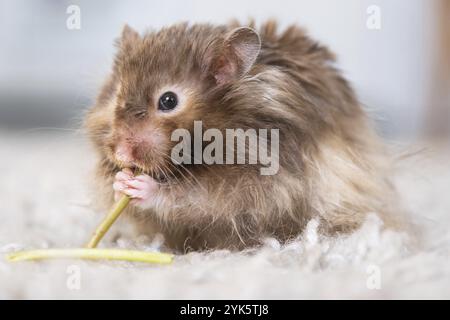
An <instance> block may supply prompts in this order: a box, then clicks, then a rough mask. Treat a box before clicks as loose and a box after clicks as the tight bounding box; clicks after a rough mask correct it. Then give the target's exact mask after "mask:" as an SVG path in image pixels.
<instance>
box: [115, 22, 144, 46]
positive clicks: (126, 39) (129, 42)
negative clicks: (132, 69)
mask: <svg viewBox="0 0 450 320" xmlns="http://www.w3.org/2000/svg"><path fill="white" fill-rule="evenodd" d="M139 39H140V37H139V33H137V31H136V30H134V29H133V28H131V27H130V26H129V25H128V24H126V25H125V26H124V27H123V29H122V35H121V36H120V38H119V39H118V40H117V45H118V47H119V48H121V49H122V50H127V49H129V48H131V47H132V46H133V45H134V43H135V42H136V41H137V40H139Z"/></svg>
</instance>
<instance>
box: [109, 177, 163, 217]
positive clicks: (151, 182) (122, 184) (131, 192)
mask: <svg viewBox="0 0 450 320" xmlns="http://www.w3.org/2000/svg"><path fill="white" fill-rule="evenodd" d="M158 188H159V185H158V182H157V181H156V180H155V179H153V178H152V177H150V176H149V175H146V174H141V175H138V176H134V175H133V172H132V171H131V170H130V169H123V170H122V171H120V172H118V173H117V174H116V176H115V181H114V183H113V189H114V198H115V199H116V200H117V199H119V198H120V197H121V196H122V195H123V194H126V195H128V196H129V197H130V198H132V200H131V204H133V205H136V206H138V207H141V208H148V207H151V206H152V202H153V200H154V198H155V194H156V193H157V191H158Z"/></svg>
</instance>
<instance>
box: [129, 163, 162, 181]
mask: <svg viewBox="0 0 450 320" xmlns="http://www.w3.org/2000/svg"><path fill="white" fill-rule="evenodd" d="M129 169H131V171H133V172H134V173H135V174H136V175H139V174H146V175H149V176H150V177H152V178H153V179H154V180H155V181H156V182H158V183H159V184H168V183H169V182H170V177H168V176H167V175H166V174H164V173H163V172H162V171H155V170H149V169H147V168H144V167H141V166H137V165H134V166H131V167H129Z"/></svg>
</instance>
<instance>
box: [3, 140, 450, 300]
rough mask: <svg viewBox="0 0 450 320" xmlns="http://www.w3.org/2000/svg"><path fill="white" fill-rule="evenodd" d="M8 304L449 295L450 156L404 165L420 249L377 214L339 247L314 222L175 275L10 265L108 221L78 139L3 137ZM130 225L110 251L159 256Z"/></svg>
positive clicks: (188, 262) (176, 268)
mask: <svg viewBox="0 0 450 320" xmlns="http://www.w3.org/2000/svg"><path fill="white" fill-rule="evenodd" d="M0 152H1V157H0V169H1V179H0V208H1V210H0V254H1V256H0V298H1V299H23V298H31V299H35V298H44V299H50V298H62V299H77V298H87V299H91V298H112V299H115V298H125V299H126V298H159V299H165V298H181V299H183V298H191V299H200V298H208V299H216V298H224V299H232V298H235V299H256V298H260V299H281V298H287V299H303V298H326V299H329V298H343V299H349V298H363V299H372V298H374V299H378V298H388V299H390V298H407V299H409V298H438V299H439V298H440V299H442V298H446V299H449V298H450V264H449V262H450V259H449V253H450V232H449V227H450V157H449V155H448V153H445V152H438V151H425V152H422V153H420V154H419V155H417V156H414V157H411V158H409V159H407V160H404V161H403V163H401V165H399V168H398V170H397V174H396V177H394V180H395V183H396V185H397V187H398V189H399V201H401V202H402V204H403V205H404V207H405V208H406V209H407V211H408V212H409V216H410V218H411V219H413V220H414V221H415V222H416V223H417V224H419V225H420V227H421V230H422V233H423V235H422V237H421V238H420V241H419V243H418V245H416V246H413V247H411V246H408V245H407V243H408V242H409V239H408V237H407V236H406V235H405V234H402V233H399V232H393V231H383V230H382V228H381V226H382V224H381V222H380V220H379V219H378V218H377V217H376V215H375V214H372V215H369V217H368V219H367V221H366V223H365V224H364V225H363V227H362V228H361V229H360V230H358V231H357V232H355V233H353V234H351V235H348V236H343V237H339V238H324V237H322V236H320V235H319V234H318V233H317V222H316V221H314V220H312V221H310V222H309V224H308V227H307V229H306V230H305V231H304V233H303V234H302V235H301V236H300V237H299V238H298V240H296V241H294V242H292V243H290V244H287V245H285V246H280V244H279V243H278V242H277V241H276V240H275V239H266V240H265V245H264V246H263V247H262V248H259V249H254V250H249V251H245V252H240V253H233V252H228V251H225V250H220V251H211V252H207V253H190V254H187V255H183V256H177V257H176V259H175V261H174V263H173V264H172V265H168V266H156V265H148V264H132V263H125V262H86V261H80V260H76V261H75V260H72V261H56V260H54V261H42V262H21V263H9V262H7V261H6V260H5V259H4V258H3V256H4V254H5V253H8V252H13V251H17V250H22V249H35V248H56V247H67V248H68V247H80V246H82V245H83V244H84V243H85V242H86V241H87V240H88V238H89V237H90V235H91V232H92V231H93V229H94V228H95V226H96V225H97V223H98V222H99V221H100V220H101V219H102V218H103V216H104V213H100V212H94V211H93V210H92V209H91V208H92V206H91V203H92V201H95V199H94V198H93V197H91V196H90V194H89V188H88V187H87V185H88V184H89V182H90V179H91V170H92V164H93V157H92V155H91V154H92V153H91V151H90V150H89V148H88V147H87V146H86V144H85V143H84V142H83V140H82V138H79V137H78V136H77V135H71V134H67V135H62V134H58V135H56V134H55V135H48V134H47V135H43V134H41V133H38V132H23V133H21V134H14V135H12V134H10V133H2V134H1V135H0ZM132 234H133V233H132V228H131V226H129V225H128V224H127V222H126V221H125V220H124V219H121V220H120V221H119V222H118V223H116V224H115V225H114V226H113V228H112V230H111V231H110V233H109V234H108V235H107V237H106V239H105V240H104V241H103V242H102V244H101V246H102V247H120V248H137V249H140V250H149V251H152V250H159V249H160V248H161V247H162V242H163V239H162V238H161V236H156V237H154V238H150V237H144V236H141V237H138V238H135V237H133V236H132Z"/></svg>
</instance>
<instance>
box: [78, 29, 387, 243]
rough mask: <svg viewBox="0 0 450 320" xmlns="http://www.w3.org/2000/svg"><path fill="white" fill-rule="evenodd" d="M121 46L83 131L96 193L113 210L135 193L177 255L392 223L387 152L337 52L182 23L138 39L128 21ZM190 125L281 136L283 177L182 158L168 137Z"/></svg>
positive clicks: (140, 216) (299, 34)
mask: <svg viewBox="0 0 450 320" xmlns="http://www.w3.org/2000/svg"><path fill="white" fill-rule="evenodd" d="M117 47H118V52H117V55H116V57H115V61H114V66H113V69H112V73H111V76H110V77H109V79H108V80H107V82H106V84H105V85H104V87H103V88H102V90H101V92H100V94H99V96H98V98H97V102H96V104H95V106H93V107H92V108H91V109H90V110H89V112H88V113H87V115H86V122H85V124H86V128H87V132H88V134H89V136H90V138H91V139H92V141H93V142H94V144H95V146H96V147H97V150H98V153H99V156H100V160H99V162H98V177H99V181H100V182H101V183H102V184H103V187H101V188H100V192H102V193H106V194H107V197H106V199H107V202H108V205H111V204H112V201H113V200H114V197H113V194H114V192H113V189H114V190H115V195H116V197H117V196H119V195H120V194H122V193H125V194H128V195H129V196H131V197H132V198H133V201H132V206H131V208H130V210H129V211H130V212H129V213H130V214H131V216H132V217H133V218H134V220H135V221H136V223H137V224H138V225H139V226H140V227H141V230H143V231H144V232H148V233H153V232H161V233H162V234H164V236H165V239H166V241H167V244H168V245H169V246H171V247H174V248H178V249H181V250H187V249H195V250H198V249H205V248H234V249H241V248H244V247H248V246H253V245H257V244H258V243H259V241H260V240H261V238H263V237H265V236H272V237H275V238H277V239H279V240H280V241H283V242H284V241H287V240H289V239H291V238H294V237H296V236H298V235H299V234H300V233H301V231H302V230H303V228H304V226H305V224H306V223H307V222H308V221H309V220H310V219H311V218H317V219H318V220H319V221H320V228H321V230H322V231H323V232H324V233H336V232H348V231H351V230H353V229H354V228H357V227H358V226H359V225H360V224H361V223H362V222H363V220H364V218H365V216H366V215H367V214H368V213H372V212H375V213H378V214H379V215H380V216H381V217H382V219H383V220H384V221H385V223H386V224H387V225H390V224H393V221H394V220H395V217H393V213H392V210H391V208H390V205H391V202H390V200H389V198H390V197H391V196H392V187H391V185H390V183H389V179H388V178H387V175H388V171H387V170H388V165H389V161H388V160H387V157H386V156H385V154H384V151H383V146H382V144H381V143H380V141H379V138H378V137H377V135H376V134H375V132H374V130H373V129H372V127H371V125H370V123H369V121H368V119H367V117H366V114H365V112H364V111H363V110H362V108H361V107H360V104H359V103H358V101H357V99H356V98H355V94H354V92H353V90H352V88H351V87H350V86H349V84H348V83H347V81H346V80H345V79H344V78H343V77H342V76H341V74H340V73H339V71H338V70H337V69H336V68H335V67H334V55H333V54H332V53H331V52H330V51H329V50H328V49H327V48H326V47H324V46H322V45H320V44H319V43H317V42H316V41H314V40H312V39H310V38H309V37H308V36H307V35H306V33H305V32H304V31H303V30H302V29H300V28H298V27H296V26H291V27H289V28H288V29H286V30H285V31H284V32H281V33H279V32H277V30H276V25H275V23H274V22H273V21H270V22H267V23H265V24H263V25H262V26H261V28H259V29H258V31H256V30H255V27H254V25H253V23H250V24H249V25H248V26H239V25H238V24H237V23H230V24H229V25H219V26H214V25H210V24H194V25H189V24H187V23H183V24H177V25H174V26H171V27H167V28H163V29H161V30H159V31H150V32H148V33H146V34H144V35H142V36H141V35H139V34H138V33H137V32H136V31H134V30H132V29H131V28H130V27H128V26H126V27H125V28H124V30H123V32H122V36H121V38H120V39H119V40H118V41H117ZM194 121H202V127H203V131H205V130H207V129H208V128H215V129H218V130H219V131H220V132H223V133H224V136H225V131H226V129H238V128H240V129H243V130H247V129H252V128H253V129H257V130H259V129H267V130H272V129H277V130H278V132H279V135H278V141H279V148H278V159H277V160H278V168H277V171H276V174H273V175H262V174H261V170H260V169H261V167H262V166H263V165H262V164H261V163H257V164H249V163H244V164H220V163H215V164H206V163H197V164H193V163H191V164H189V163H187V162H186V163H179V162H175V161H173V159H172V153H171V152H172V150H173V148H174V147H175V146H176V145H177V144H178V142H177V141H172V139H171V135H172V133H173V132H174V131H175V130H176V129H185V132H189V133H192V132H193V131H194ZM271 137H272V136H270V137H266V142H267V143H268V144H270V143H273V142H274V141H272V138H271ZM205 147H206V144H205V142H204V141H203V142H202V144H201V148H205ZM245 148H246V149H245V152H249V151H251V150H250V143H249V142H248V143H246V145H245ZM202 150H203V149H202ZM227 150H228V149H226V150H224V151H223V152H226V151H227ZM228 151H230V150H228ZM191 152H192V151H191ZM216 152H218V151H216ZM232 152H234V153H235V154H237V151H233V150H232ZM188 156H190V157H192V154H188ZM136 170H137V171H139V172H140V174H138V175H137V176H134V175H133V172H136ZM113 187H114V188H113Z"/></svg>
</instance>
